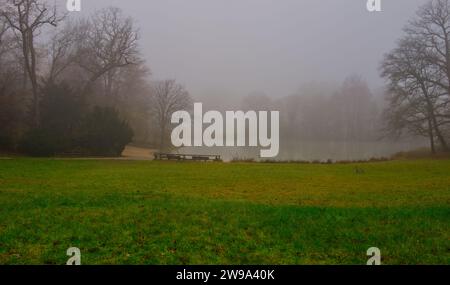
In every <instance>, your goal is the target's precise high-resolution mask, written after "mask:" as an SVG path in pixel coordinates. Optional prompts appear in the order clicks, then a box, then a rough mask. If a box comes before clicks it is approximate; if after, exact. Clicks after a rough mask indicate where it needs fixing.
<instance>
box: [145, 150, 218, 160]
mask: <svg viewBox="0 0 450 285" xmlns="http://www.w3.org/2000/svg"><path fill="white" fill-rule="evenodd" d="M154 156H155V160H178V161H186V160H192V161H204V162H206V161H222V159H221V157H220V155H217V154H213V155H202V154H178V153H160V152H158V153H155V154H154Z"/></svg>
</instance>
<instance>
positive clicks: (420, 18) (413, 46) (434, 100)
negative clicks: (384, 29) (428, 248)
mask: <svg viewBox="0 0 450 285" xmlns="http://www.w3.org/2000/svg"><path fill="white" fill-rule="evenodd" d="M404 31H405V35H404V37H403V38H402V39H401V40H400V41H399V43H398V46H397V48H396V49H394V50H393V51H392V52H390V53H389V54H388V55H386V57H385V59H384V61H383V62H382V65H381V69H382V76H384V77H385V78H387V79H388V83H389V89H390V90H389V91H390V92H389V93H390V98H389V99H390V107H389V108H388V110H387V113H386V114H387V118H388V122H390V124H391V126H392V127H394V128H398V129H399V130H401V129H409V130H410V131H412V132H413V133H416V134H421V135H426V136H428V137H429V139H430V145H431V148H432V151H434V144H435V138H436V139H437V141H438V142H439V143H440V145H441V148H442V149H443V150H444V151H449V145H448V142H447V140H448V137H449V134H447V133H446V132H448V125H449V123H450V120H449V119H450V116H449V115H448V114H449V111H450V97H449V94H450V2H449V0H431V1H430V2H429V3H427V4H426V5H424V6H422V7H421V8H420V9H419V10H418V12H417V16H416V18H414V19H413V20H412V21H410V23H409V24H408V25H407V26H406V27H405V29H404Z"/></svg>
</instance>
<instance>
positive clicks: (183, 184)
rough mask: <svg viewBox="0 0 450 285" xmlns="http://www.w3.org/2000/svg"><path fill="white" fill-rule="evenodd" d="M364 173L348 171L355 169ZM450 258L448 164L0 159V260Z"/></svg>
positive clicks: (213, 261) (251, 261)
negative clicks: (73, 250) (76, 251)
mask: <svg viewBox="0 0 450 285" xmlns="http://www.w3.org/2000/svg"><path fill="white" fill-rule="evenodd" d="M356 166H357V167H360V168H362V169H364V173H363V174H357V173H356V172H355V167H356ZM72 246H75V247H79V248H80V249H81V252H82V263H83V264H365V263H366V261H367V259H368V257H367V256H366V251H367V249H368V248H369V247H373V246H376V247H379V248H380V249H381V253H382V263H383V264H450V161H449V160H416V161H391V162H381V163H367V164H359V165H355V164H346V165H307V164H257V163H236V164H234V163H232V164H226V163H206V164H202V163H171V162H142V161H141V162H137V161H112V160H111V161H95V160H47V159H12V160H0V264H64V263H65V262H66V260H67V258H68V257H67V256H66V255H65V252H66V250H67V248H69V247H72Z"/></svg>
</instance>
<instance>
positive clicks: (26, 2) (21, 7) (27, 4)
mask: <svg viewBox="0 0 450 285" xmlns="http://www.w3.org/2000/svg"><path fill="white" fill-rule="evenodd" d="M5 1H6V2H5V3H4V5H3V6H2V7H1V10H0V17H1V18H3V19H6V23H7V24H8V25H9V27H10V28H11V29H12V30H13V31H14V33H15V35H16V39H17V40H18V41H19V43H20V47H21V51H22V56H23V64H24V67H25V72H26V74H27V75H28V77H29V80H30V82H31V89H32V94H33V98H32V99H33V100H32V102H33V103H32V106H33V109H32V117H33V123H34V125H35V126H38V125H39V117H40V114H39V85H38V84H39V83H38V75H37V70H38V67H37V60H38V58H37V57H38V56H37V52H36V37H37V36H38V35H39V34H40V33H41V32H42V30H43V29H44V28H45V27H46V26H57V24H58V23H59V22H60V21H61V20H62V19H63V17H64V16H61V17H60V16H58V13H57V9H56V6H55V5H49V4H48V3H47V2H46V1H45V0H5Z"/></svg>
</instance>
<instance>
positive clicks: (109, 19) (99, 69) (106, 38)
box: [78, 7, 141, 94]
mask: <svg viewBox="0 0 450 285" xmlns="http://www.w3.org/2000/svg"><path fill="white" fill-rule="evenodd" d="M81 25H84V27H85V33H84V35H83V36H84V39H80V41H79V43H80V46H79V52H78V60H79V64H80V66H81V67H82V68H83V69H85V70H86V71H88V72H89V74H90V77H89V79H88V82H87V84H86V87H85V91H88V90H89V88H91V87H92V84H93V83H95V82H96V81H97V80H98V79H100V78H101V77H105V94H109V93H110V92H111V89H112V88H113V84H114V79H115V75H116V74H117V70H118V69H119V68H122V67H126V66H128V65H132V64H137V63H140V62H141V60H140V57H139V52H138V38H139V37H138V31H137V30H136V29H135V28H134V25H133V20H132V18H130V17H125V16H124V15H123V13H122V11H121V10H120V9H119V8H114V7H110V8H106V9H102V10H100V11H97V12H96V13H95V14H94V15H93V16H92V17H91V18H90V19H89V20H88V21H85V22H81Z"/></svg>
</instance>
